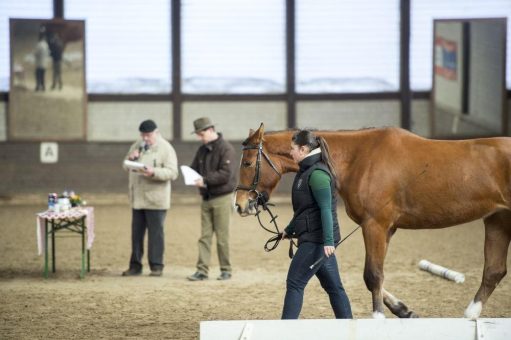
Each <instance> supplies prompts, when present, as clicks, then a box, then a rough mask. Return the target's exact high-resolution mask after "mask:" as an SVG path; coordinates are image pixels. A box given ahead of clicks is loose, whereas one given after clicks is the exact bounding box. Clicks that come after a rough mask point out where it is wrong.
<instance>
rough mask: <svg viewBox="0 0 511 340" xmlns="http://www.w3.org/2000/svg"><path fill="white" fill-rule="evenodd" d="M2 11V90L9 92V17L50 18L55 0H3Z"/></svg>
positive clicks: (0, 25) (0, 80) (0, 75)
mask: <svg viewBox="0 0 511 340" xmlns="http://www.w3.org/2000/svg"><path fill="white" fill-rule="evenodd" d="M0 13H1V14H0V42H1V43H0V91H5V92H7V91H9V79H10V73H9V72H10V69H11V68H10V66H9V64H10V63H9V60H10V48H11V47H10V41H11V39H10V33H9V18H19V19H50V18H52V17H53V0H44V1H41V0H23V1H19V0H2V1H0ZM32 65H33V61H32ZM27 76H29V75H27Z"/></svg>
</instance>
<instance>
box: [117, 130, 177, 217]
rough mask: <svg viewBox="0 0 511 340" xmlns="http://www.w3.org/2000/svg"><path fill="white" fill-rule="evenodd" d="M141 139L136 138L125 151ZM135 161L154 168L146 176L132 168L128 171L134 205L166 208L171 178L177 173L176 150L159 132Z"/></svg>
mask: <svg viewBox="0 0 511 340" xmlns="http://www.w3.org/2000/svg"><path fill="white" fill-rule="evenodd" d="M141 145H142V140H141V139H139V140H137V141H136V142H135V143H133V145H131V147H130V150H129V151H128V153H127V154H126V157H125V158H124V159H128V156H129V154H130V153H131V152H132V151H134V150H136V149H138V148H140V146H141ZM137 162H140V163H143V164H145V165H147V166H151V167H153V168H154V176H153V177H145V176H144V175H141V174H139V173H137V172H134V171H129V169H127V168H126V167H125V166H124V165H123V168H124V169H125V170H127V171H129V196H130V202H131V207H132V208H133V209H169V208H170V181H171V180H175V179H176V178H177V177H178V175H179V171H178V167H177V156H176V151H175V150H174V148H173V147H172V145H170V143H169V142H167V141H166V140H165V139H163V137H161V136H158V137H157V140H156V143H155V144H154V145H151V147H150V148H149V149H148V150H145V151H142V152H141V156H140V158H139V159H138V160H137Z"/></svg>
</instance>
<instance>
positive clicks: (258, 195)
mask: <svg viewBox="0 0 511 340" xmlns="http://www.w3.org/2000/svg"><path fill="white" fill-rule="evenodd" d="M242 145H243V146H242V148H241V151H246V150H257V158H256V162H255V173H254V178H253V179H252V184H251V185H250V186H246V185H241V184H238V186H237V187H236V191H238V190H243V191H248V196H249V201H248V204H249V206H252V207H254V208H255V209H256V214H255V216H256V217H257V220H258V221H259V225H260V226H261V228H263V229H264V230H266V231H267V232H269V233H272V234H275V236H273V237H271V238H270V239H269V240H268V241H266V244H265V245H264V250H266V251H272V250H274V249H275V248H277V246H278V244H279V242H280V239H281V238H282V233H281V232H280V230H279V227H278V225H277V217H278V216H276V215H273V213H272V212H271V210H270V208H269V206H274V204H271V203H268V199H269V196H268V193H267V192H265V191H263V192H259V191H258V190H257V185H258V184H259V180H260V179H261V162H262V159H263V158H264V159H266V161H267V162H268V164H269V165H270V167H271V168H272V169H273V171H275V172H276V173H277V175H279V178H281V177H282V174H281V173H280V171H279V170H278V169H277V167H276V166H275V163H273V161H272V160H271V158H270V157H269V156H268V154H267V153H266V152H264V150H263V140H262V139H261V141H260V142H259V143H258V144H249V143H248V141H245V142H243V144H242ZM241 166H242V167H249V166H251V165H248V166H246V165H244V164H243V163H242V164H241ZM251 194H254V195H255V198H254V199H253V200H251V199H250V196H251ZM261 206H262V208H263V209H262V210H261V209H260V207H261ZM262 211H267V212H268V214H269V215H270V218H271V219H270V223H272V224H273V226H274V229H275V230H271V229H268V228H267V227H265V226H264V224H263V223H262V221H261V217H260V214H261V212H262ZM271 243H273V244H272V245H271V246H270V244H271Z"/></svg>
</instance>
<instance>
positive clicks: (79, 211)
mask: <svg viewBox="0 0 511 340" xmlns="http://www.w3.org/2000/svg"><path fill="white" fill-rule="evenodd" d="M83 216H85V227H86V228H87V249H90V248H91V247H92V243H93V242H94V236H95V235H94V208H93V207H76V208H72V209H69V210H68V211H61V212H58V213H57V212H54V211H48V210H47V211H43V212H40V213H38V214H37V218H36V223H37V226H36V233H37V250H38V254H39V255H41V254H42V253H43V252H44V251H45V249H46V237H44V225H45V221H46V220H48V221H50V220H70V221H73V220H77V219H79V218H82V217H83Z"/></svg>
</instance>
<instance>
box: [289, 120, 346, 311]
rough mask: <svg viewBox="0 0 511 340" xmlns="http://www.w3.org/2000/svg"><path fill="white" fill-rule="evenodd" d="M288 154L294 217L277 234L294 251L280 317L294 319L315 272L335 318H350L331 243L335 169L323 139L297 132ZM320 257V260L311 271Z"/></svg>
mask: <svg viewBox="0 0 511 340" xmlns="http://www.w3.org/2000/svg"><path fill="white" fill-rule="evenodd" d="M290 155H291V157H292V158H293V160H294V161H295V163H297V164H298V165H299V167H300V168H299V171H298V173H297V174H296V177H295V180H294V182H293V191H292V201H293V210H294V215H293V219H292V220H291V222H290V223H289V225H288V227H287V228H286V229H285V230H284V232H283V233H282V238H286V237H287V236H288V235H289V237H296V238H298V250H297V251H296V254H295V256H293V259H292V261H291V265H290V266H289V272H288V274H287V280H286V283H287V285H286V297H285V298H284V308H283V311H282V319H297V318H298V316H299V315H300V311H301V309H302V304H303V291H304V289H305V286H306V285H307V283H308V282H309V280H310V279H311V278H312V277H313V276H314V275H316V277H317V278H318V279H319V282H320V283H321V287H323V289H324V290H325V291H326V292H327V293H328V297H329V298H330V304H331V305H332V309H333V310H334V314H335V317H336V318H338V319H347V318H349V319H351V318H352V314H351V306H350V302H349V300H348V296H347V295H346V292H345V291H344V287H343V285H342V282H341V277H340V275H339V267H338V266H337V260H336V258H335V244H336V243H338V242H339V241H340V239H341V236H340V232H339V222H338V220H337V200H336V198H335V183H336V180H335V169H334V167H333V164H332V162H331V160H330V156H329V152H328V146H327V144H326V142H325V140H324V139H323V138H322V137H316V136H315V135H314V134H313V133H312V132H311V131H308V130H301V131H298V132H296V133H295V134H294V135H293V138H292V142H291V152H290ZM318 258H320V259H322V260H321V262H322V263H321V264H319V265H317V266H315V267H314V269H311V266H313V264H314V263H315V262H316V261H317V259H318Z"/></svg>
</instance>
